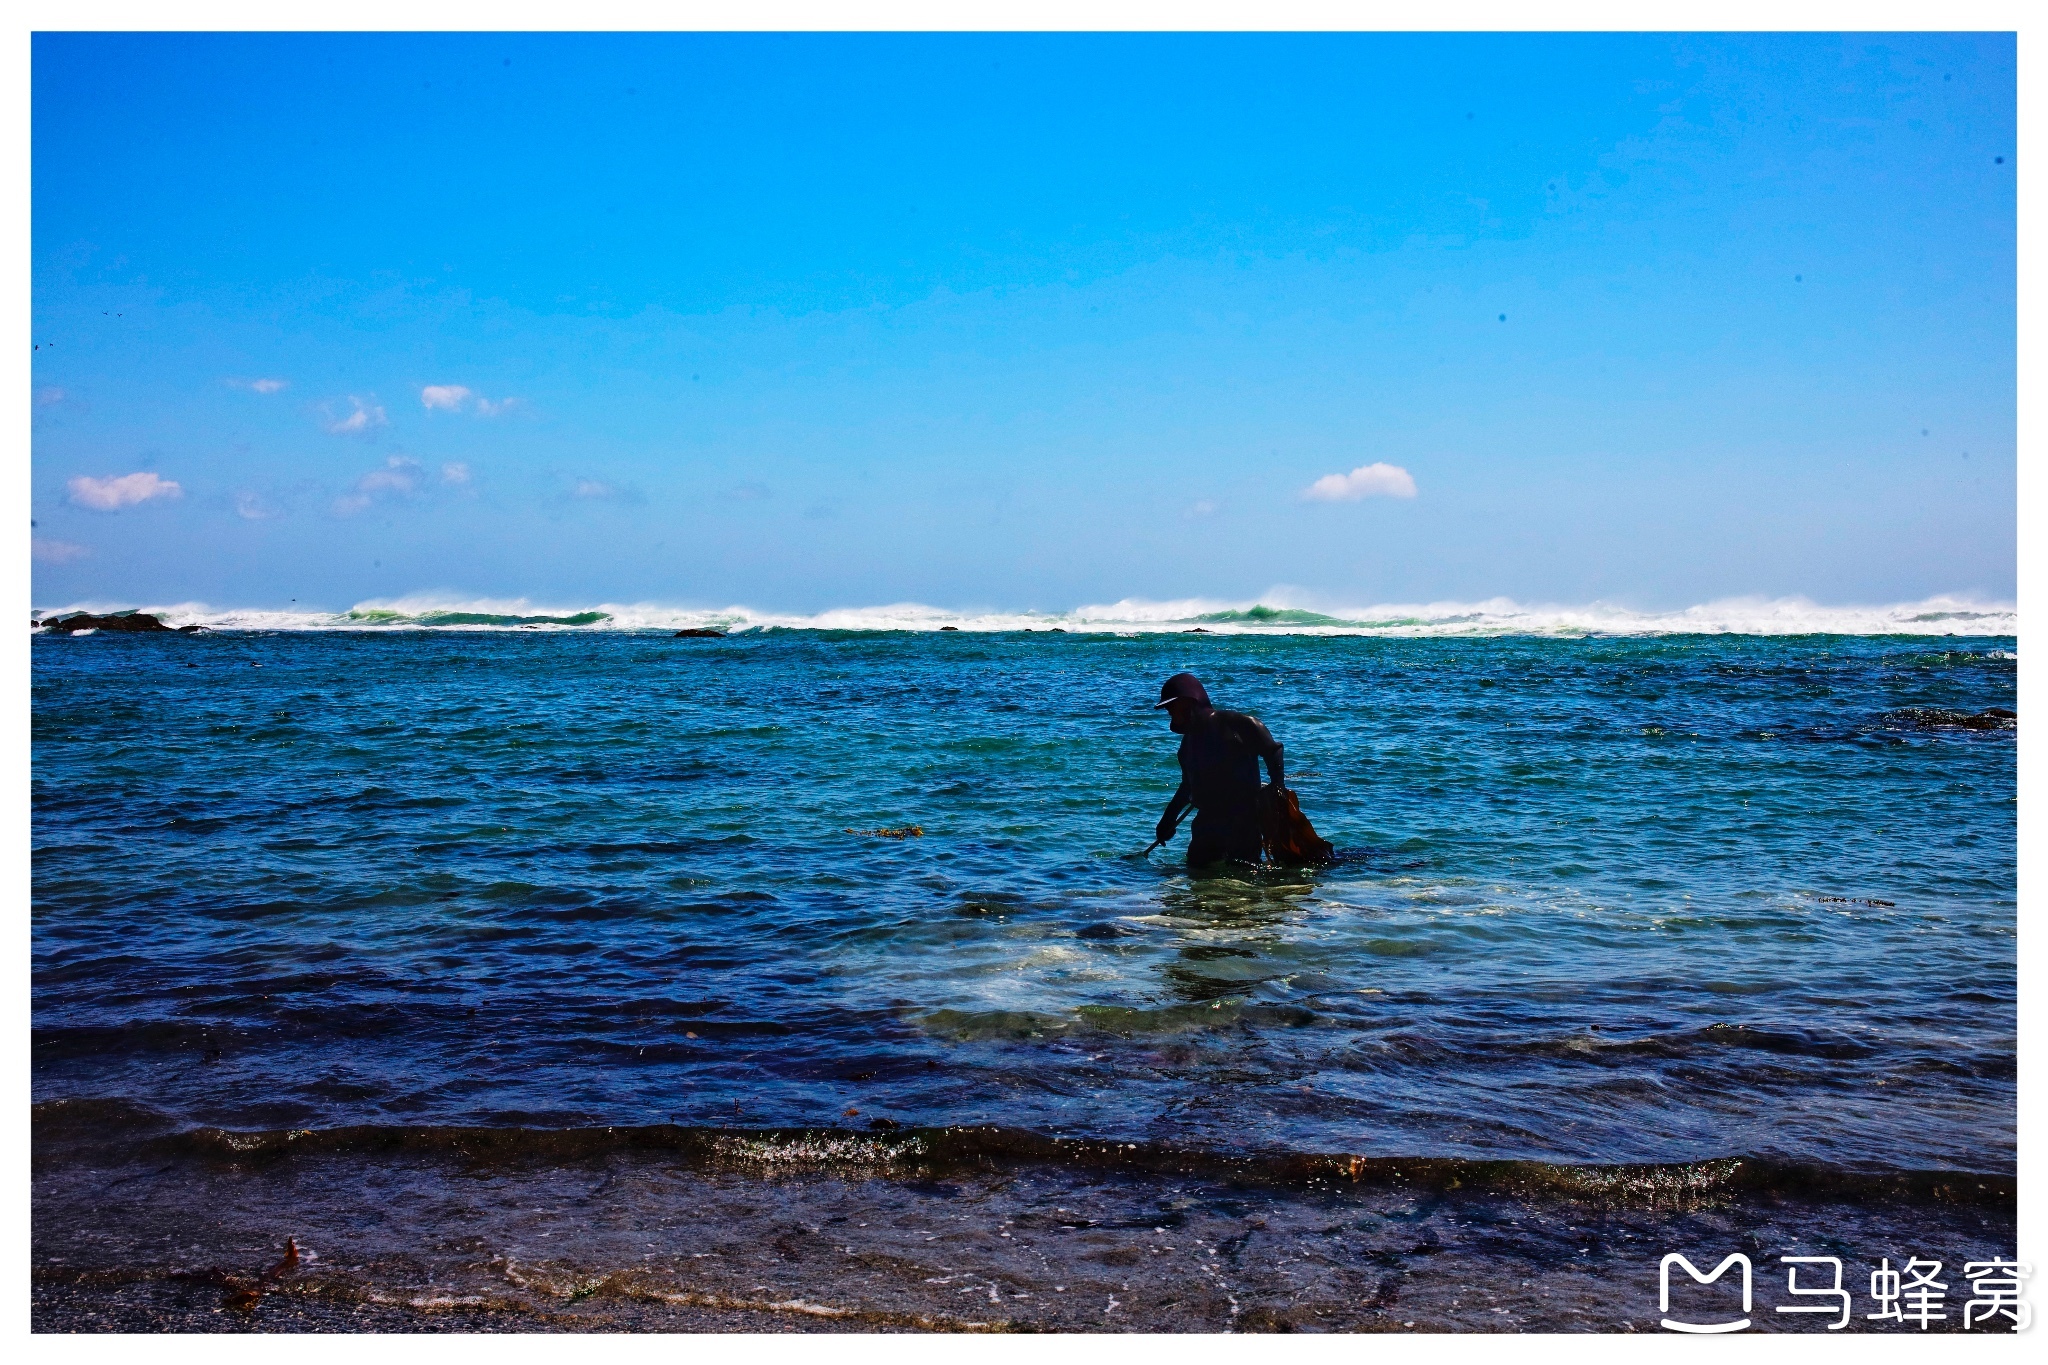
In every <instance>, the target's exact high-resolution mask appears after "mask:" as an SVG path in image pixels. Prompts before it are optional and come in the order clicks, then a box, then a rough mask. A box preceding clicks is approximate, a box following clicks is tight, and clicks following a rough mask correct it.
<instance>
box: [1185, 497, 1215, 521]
mask: <svg viewBox="0 0 2048 1365" xmlns="http://www.w3.org/2000/svg"><path fill="white" fill-rule="evenodd" d="M1188 515H1189V516H1191V517H1213V516H1215V515H1216V503H1215V502H1214V500H1212V499H1210V498H1203V499H1202V500H1201V501H1200V502H1197V503H1196V504H1195V505H1194V506H1192V507H1190V508H1188Z"/></svg>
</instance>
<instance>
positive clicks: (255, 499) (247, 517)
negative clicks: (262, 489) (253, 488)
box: [235, 492, 279, 521]
mask: <svg viewBox="0 0 2048 1365" xmlns="http://www.w3.org/2000/svg"><path fill="white" fill-rule="evenodd" d="M235 515H236V516H238V517H240V518H242V519H243V520H244V521H269V520H270V519H271V518H272V517H275V516H277V515H279V512H278V510H277V508H275V507H273V506H272V505H271V504H270V503H269V502H268V501H267V500H265V499H264V497H263V496H262V495H261V494H259V493H248V492H243V493H237V494H235Z"/></svg>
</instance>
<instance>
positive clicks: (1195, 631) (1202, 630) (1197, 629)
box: [1181, 626, 1213, 635]
mask: <svg viewBox="0 0 2048 1365" xmlns="http://www.w3.org/2000/svg"><path fill="white" fill-rule="evenodd" d="M1212 633H1213V632H1211V631H1210V630H1208V629H1207V628H1206V627H1204V626H1196V627H1195V628H1194V629H1193V630H1184V631H1182V632H1181V634H1183V635H1209V634H1212Z"/></svg>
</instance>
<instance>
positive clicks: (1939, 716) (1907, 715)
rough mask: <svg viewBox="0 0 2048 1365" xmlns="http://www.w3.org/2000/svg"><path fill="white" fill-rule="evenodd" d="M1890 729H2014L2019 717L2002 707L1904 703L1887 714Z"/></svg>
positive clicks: (2016, 726) (1885, 715)
mask: <svg viewBox="0 0 2048 1365" xmlns="http://www.w3.org/2000/svg"><path fill="white" fill-rule="evenodd" d="M1884 720H1885V723H1886V726H1887V728H1891V729H1902V730H2013V729H2017V728H2018V726H2019V717H2018V716H2016V715H2014V714H2013V713H2012V712H2011V711H2008V710H2006V709H2005V708H2004V707H2002V706H1990V707H1986V708H1985V709H1984V710H1982V711H1975V712H1972V711H1951V710H1948V709H1947V708H1946V707H1940V706H1904V707H1900V708H1899V709H1898V710H1896V711H1887V712H1885V713H1884Z"/></svg>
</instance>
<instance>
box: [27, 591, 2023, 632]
mask: <svg viewBox="0 0 2048 1365" xmlns="http://www.w3.org/2000/svg"><path fill="white" fill-rule="evenodd" d="M1297 598H1298V595H1297V594H1294V593H1291V592H1286V591H1274V592H1270V593H1267V594H1264V595H1263V596H1262V597H1260V598H1259V599H1257V600H1254V601H1250V602H1224V601H1217V600H1213V599H1208V598H1183V599H1179V600H1174V601H1151V600H1147V599H1144V598H1124V599H1122V600H1120V601H1117V602H1112V603H1107V604H1102V605H1090V606H1081V607H1075V608H1073V609H1072V610H1069V611H1019V612H1003V611H972V610H948V609H946V608H942V607H932V606H926V605H924V604H922V603H918V602H898V603H893V604H890V605H886V606H872V607H843V608H835V609H833V610H829V611H822V612H816V613H812V614H808V615H806V614H801V613H789V612H772V611H762V610H758V609H756V608H753V607H745V606H730V607H723V608H715V609H714V608H704V607H688V606H673V605H668V604H664V603H656V602H637V603H630V604H617V603H609V602H602V603H597V604H595V605H561V606H552V605H543V604H535V603H533V602H530V601H528V600H527V599H525V598H515V599H477V600H450V599H447V598H439V597H408V598H399V599H394V600H388V601H378V600H373V601H367V602H359V603H357V604H356V605H354V606H352V607H349V608H348V609H347V610H345V611H339V612H332V611H298V610H285V611H280V610H273V609H264V608H216V607H211V606H208V605H206V604H204V603H198V602H183V603H178V604H174V605H168V606H144V607H143V608H142V610H145V611H148V612H150V613H152V614H153V615H156V616H158V617H159V618H161V619H162V620H163V621H164V622H165V623H166V624H169V625H174V626H177V625H201V626H206V627H208V628H209V629H212V630H268V631H278V630H286V631H333V630H358V631H360V630H378V631H383V630H526V631H535V630H539V631H554V630H573V631H590V630H603V631H648V632H654V631H676V630H685V629H703V628H711V629H716V630H722V631H726V632H728V633H739V632H750V631H781V630H816V631H940V630H944V629H947V628H951V629H954V630H959V631H964V632H990V631H1051V630H1064V631H1068V632H1071V633H1094V634H1122V635H1134V634H1153V633H1172V632H1185V631H1190V630H1197V629H1199V630H1202V631H1205V632H1207V633H1210V634H1215V635H1380V636H1396V637H1400V636H1500V635H1538V636H1557V637H1562V638H1583V637H1585V636H1589V635H1923V636H1941V635H1968V636H1978V637H1983V636H2017V635H2018V634H2019V612H2018V609H2017V608H2016V607H2014V606H2013V605H2011V604H2009V603H1998V602H1988V603H1987V602H1978V601H1975V600H1971V599H1968V598H1961V597H1951V596H1942V597H1930V598H1926V599H1924V600H1922V601H1919V602H1897V603H1891V604H1888V605H1878V606H1824V605H1821V604H1818V603H1815V602H1813V601H1811V600H1809V599H1807V598H1804V597H1780V598H1761V597H1741V598H1726V599H1722V600H1719V601H1715V602H1708V603H1703V604H1701V605H1699V606H1692V607H1685V608H1682V609H1679V610H1675V611H1639V610H1635V609H1632V608H1628V607H1622V606H1615V605H1612V604H1609V603H1604V602H1595V603H1591V604H1588V605H1585V606H1557V605H1525V604H1523V603H1520V602H1517V601H1515V600H1513V599H1511V598H1506V597H1495V598H1490V599H1488V600H1486V601H1483V602H1429V603H1413V604H1380V605H1374V606H1366V607H1343V606H1333V605H1330V604H1328V603H1319V604H1315V605H1307V604H1303V603H1301V602H1300V601H1298V600H1296V599H1297ZM129 605H132V604H128V603H115V604H110V603H97V602H95V603H74V604H72V605H70V606H66V607H62V608H55V609H51V610H46V611H42V612H39V613H37V614H38V615H39V616H51V615H57V614H61V613H62V612H68V611H76V610H90V611H107V610H113V609H115V608H116V607H126V606H129Z"/></svg>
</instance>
